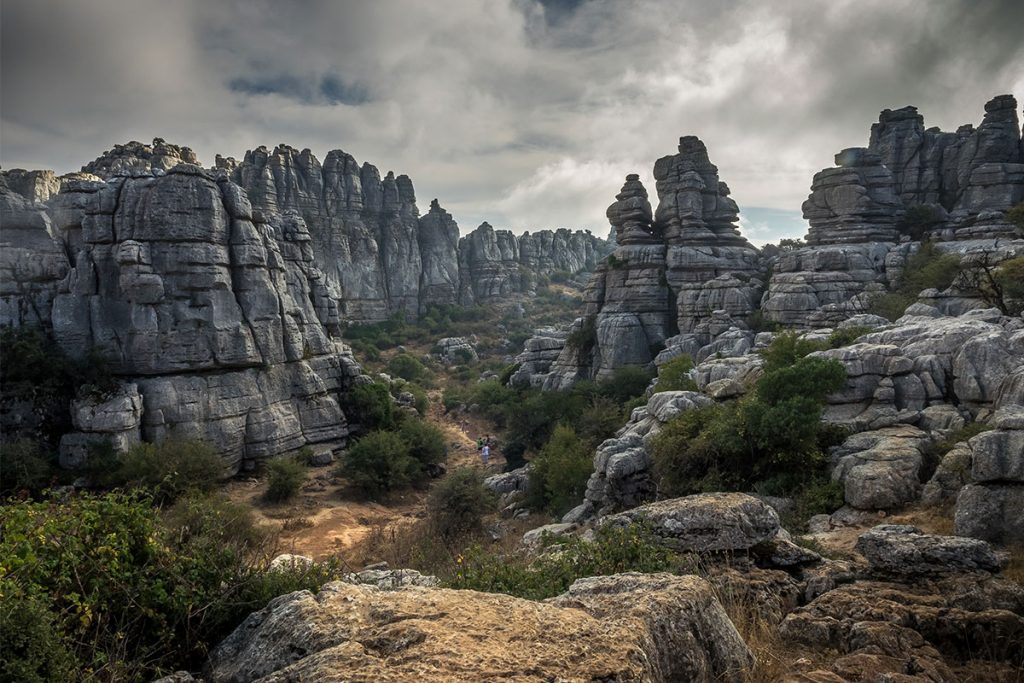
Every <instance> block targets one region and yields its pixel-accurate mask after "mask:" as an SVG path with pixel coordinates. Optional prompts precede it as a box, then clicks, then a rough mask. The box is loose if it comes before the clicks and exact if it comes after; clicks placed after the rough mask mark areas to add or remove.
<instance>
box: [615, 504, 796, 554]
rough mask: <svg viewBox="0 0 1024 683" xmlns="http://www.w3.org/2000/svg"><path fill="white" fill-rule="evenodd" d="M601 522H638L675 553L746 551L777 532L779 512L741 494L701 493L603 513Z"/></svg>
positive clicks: (625, 523)
mask: <svg viewBox="0 0 1024 683" xmlns="http://www.w3.org/2000/svg"><path fill="white" fill-rule="evenodd" d="M603 523H604V524H611V525H613V526H629V525H631V524H641V525H644V526H647V527H649V528H650V530H651V533H652V534H653V535H654V537H655V538H656V539H657V540H658V542H659V543H660V544H662V545H665V546H666V547H668V548H671V549H672V550H675V551H677V552H687V553H708V552H736V551H746V550H750V549H752V548H754V546H757V545H760V544H762V543H765V542H767V541H770V540H771V539H773V538H775V536H776V535H777V534H778V533H779V529H780V526H779V516H778V514H776V512H775V510H773V509H772V508H771V507H770V506H769V505H767V504H766V503H764V502H763V501H761V500H758V499H757V498H754V497H753V496H748V495H746V494H744V493H701V494H697V495H693V496H686V497H685V498H673V499H671V500H662V501H658V502H657V503H649V504H647V505H641V506H640V507H637V508H633V509H631V510H627V511H625V512H620V513H618V514H615V515H611V516H609V517H606V518H604V520H603Z"/></svg>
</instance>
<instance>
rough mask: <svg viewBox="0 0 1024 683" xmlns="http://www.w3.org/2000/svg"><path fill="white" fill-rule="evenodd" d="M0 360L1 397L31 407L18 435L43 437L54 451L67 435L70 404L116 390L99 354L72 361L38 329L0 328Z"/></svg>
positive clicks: (111, 374) (105, 364) (115, 383)
mask: <svg viewBox="0 0 1024 683" xmlns="http://www.w3.org/2000/svg"><path fill="white" fill-rule="evenodd" d="M0 359H2V362H0V395H2V396H3V397H4V399H5V400H8V401H10V400H18V401H25V402H26V403H28V404H30V405H31V406H32V418H33V419H30V420H29V421H28V423H27V424H25V425H23V426H21V427H20V430H21V432H22V434H21V435H22V436H30V437H37V436H38V437H43V438H44V439H45V440H47V442H48V443H49V444H50V445H54V446H55V445H56V443H57V441H58V439H59V438H60V436H61V435H62V434H65V433H66V432H68V431H70V430H71V426H72V425H71V413H70V411H69V410H68V408H69V405H70V403H71V400H72V399H74V398H76V397H79V396H84V395H97V396H103V395H106V394H108V393H110V392H111V391H113V390H114V389H116V388H117V380H116V379H115V378H114V375H113V373H112V372H111V370H110V367H109V364H108V363H107V362H106V360H105V359H104V358H103V357H102V355H101V354H100V353H99V351H97V350H96V349H90V350H89V352H88V353H87V354H86V355H85V356H84V357H83V358H72V357H70V356H68V355H67V354H66V353H65V352H64V349H62V348H61V347H60V346H59V345H58V344H57V343H56V342H55V341H54V340H53V339H52V338H51V337H50V336H49V335H47V334H46V332H44V331H43V330H41V329H39V328H37V327H17V328H10V327H2V328H0ZM9 436H10V435H9Z"/></svg>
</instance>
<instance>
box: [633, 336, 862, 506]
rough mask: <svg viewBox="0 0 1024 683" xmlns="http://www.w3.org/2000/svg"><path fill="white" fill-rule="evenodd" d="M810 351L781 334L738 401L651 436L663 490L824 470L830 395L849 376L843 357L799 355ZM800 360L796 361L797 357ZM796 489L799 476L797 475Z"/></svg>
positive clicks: (739, 485)
mask: <svg viewBox="0 0 1024 683" xmlns="http://www.w3.org/2000/svg"><path fill="white" fill-rule="evenodd" d="M803 350H805V349H802V348H801V345H800V340H797V339H796V338H795V337H794V336H790V335H781V336H780V337H779V339H777V340H776V343H775V344H773V345H772V347H771V348H769V349H768V350H767V351H766V356H767V357H768V358H769V362H768V363H767V364H766V367H768V368H770V369H769V370H767V371H766V372H765V374H764V375H763V376H762V378H761V379H760V380H759V381H758V383H757V385H756V386H755V390H754V391H753V392H750V393H748V394H747V396H745V397H744V398H742V399H740V400H739V401H735V402H733V403H730V404H720V405H714V406H710V407H706V408H702V409H698V410H693V411H688V412H685V413H683V414H681V415H679V416H678V417H676V418H675V419H673V420H671V421H669V422H668V424H666V425H665V426H664V427H663V428H662V430H661V431H660V432H659V433H658V434H657V435H656V436H655V437H654V439H653V440H652V442H651V452H652V456H653V460H654V471H655V476H656V478H657V482H658V490H659V494H660V495H663V496H681V495H687V494H690V493H695V492H700V491H708V490H722V489H723V488H724V489H729V490H746V489H747V488H749V487H751V486H753V485H755V484H756V483H757V482H758V481H760V480H762V479H764V478H766V477H771V476H773V474H774V473H777V472H778V471H780V470H783V471H793V472H797V473H800V474H801V475H802V477H803V478H802V480H801V481H803V480H809V479H810V478H813V477H816V476H818V475H819V472H820V471H821V470H822V469H823V467H824V464H825V458H824V455H823V453H822V450H821V447H822V442H823V441H827V439H826V438H824V437H826V436H829V437H830V436H831V432H828V430H825V429H824V428H823V427H822V425H821V410H822V406H823V402H824V397H825V396H826V395H827V394H829V393H831V392H832V391H835V390H836V389H838V388H839V387H841V386H842V384H843V383H844V382H845V381H846V371H845V369H844V368H843V366H842V365H841V364H840V363H838V362H837V361H834V360H830V359H823V358H807V357H797V356H799V354H800V353H801V352H802V351H803ZM793 358H796V360H793V361H792V362H791V363H790V361H791V360H792V359H793ZM793 486H794V490H799V482H796V481H794V483H793Z"/></svg>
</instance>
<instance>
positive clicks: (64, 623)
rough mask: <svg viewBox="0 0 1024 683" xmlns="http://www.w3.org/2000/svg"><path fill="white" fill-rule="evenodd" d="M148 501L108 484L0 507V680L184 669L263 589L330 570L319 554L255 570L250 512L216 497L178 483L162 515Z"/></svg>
mask: <svg viewBox="0 0 1024 683" xmlns="http://www.w3.org/2000/svg"><path fill="white" fill-rule="evenodd" d="M151 502H152V501H151V499H149V498H148V497H146V496H140V495H138V494H131V495H129V494H123V493H110V494H105V495H102V496H92V495H79V496H72V497H71V498H69V499H67V500H62V501H59V502H58V501H45V502H38V503H29V502H16V501H10V502H8V504H6V505H4V506H2V507H0V528H3V530H4V533H3V535H2V536H0V593H2V596H3V599H2V600H0V672H3V674H4V675H5V676H6V674H8V673H11V672H13V673H12V675H11V678H7V677H4V680H40V681H45V680H61V681H87V680H88V681H94V680H152V679H153V678H155V677H156V676H157V675H159V674H160V673H161V672H163V673H166V671H168V670H175V669H193V670H195V669H197V668H199V667H201V666H202V661H203V659H204V658H205V654H206V652H207V650H208V649H209V647H210V646H211V645H212V644H214V643H217V642H220V640H222V639H223V638H224V637H225V636H226V635H227V634H228V633H230V632H231V631H232V630H234V628H235V627H236V626H237V625H238V624H239V623H241V621H242V620H243V619H244V618H245V617H246V616H247V615H248V614H249V613H251V612H252V611H253V610H256V609H259V608H262V607H263V606H265V605H266V604H267V602H268V601H269V600H270V599H272V598H273V597H276V596H278V595H283V594H286V593H290V592H292V591H295V590H300V589H312V590H316V589H317V588H318V587H319V586H320V585H322V584H323V583H324V582H326V581H329V580H331V579H334V578H339V577H340V574H341V571H340V570H339V569H338V568H337V567H335V566H333V565H330V564H317V565H314V566H313V567H311V568H303V569H301V570H294V571H285V572H270V573H268V572H265V571H264V570H263V567H264V563H265V559H266V558H265V556H263V555H262V554H260V552H259V551H260V550H261V549H262V545H261V544H262V542H263V535H262V532H260V531H259V530H258V529H256V528H255V527H254V526H253V522H252V519H253V518H252V513H251V511H249V510H246V509H244V508H243V507H241V506H239V505H236V504H234V503H231V502H229V501H227V500H226V499H225V498H224V497H223V496H209V495H205V496H204V495H199V494H196V493H190V494H188V495H186V496H184V497H182V498H181V499H179V500H178V501H177V502H176V503H175V504H174V505H173V506H172V507H171V508H170V509H169V510H168V511H167V512H166V513H164V514H160V512H159V511H158V510H156V509H155V508H153V507H152V505H151ZM15 610H17V612H15ZM12 614H16V618H17V622H16V630H12V628H11V626H12V621H11V619H10V616H11V615H12ZM39 652H44V653H45V656H44V657H41V658H40V657H38V656H36V653H39Z"/></svg>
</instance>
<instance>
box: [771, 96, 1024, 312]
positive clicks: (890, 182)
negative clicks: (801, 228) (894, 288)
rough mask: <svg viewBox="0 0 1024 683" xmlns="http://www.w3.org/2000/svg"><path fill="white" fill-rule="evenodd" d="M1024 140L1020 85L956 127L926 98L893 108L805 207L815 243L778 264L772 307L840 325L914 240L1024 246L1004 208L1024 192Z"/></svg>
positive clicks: (881, 286) (956, 247)
mask: <svg viewBox="0 0 1024 683" xmlns="http://www.w3.org/2000/svg"><path fill="white" fill-rule="evenodd" d="M1022 149H1024V148H1022V144H1021V129H1020V125H1019V123H1018V118H1017V102H1016V100H1015V99H1014V98H1013V97H1011V96H1009V95H1001V96H999V97H996V98H995V99H993V100H991V101H990V102H989V103H988V104H986V105H985V118H984V121H983V122H982V123H981V125H980V126H979V127H978V128H977V129H974V127H973V126H962V127H961V128H960V129H959V130H958V131H957V132H956V133H944V132H942V131H939V130H938V129H934V128H929V129H927V130H925V128H924V121H923V118H922V117H921V115H920V114H918V113H917V109H916V108H914V107H904V108H903V109H898V110H895V111H891V110H888V109H887V110H885V111H883V112H882V114H881V116H880V117H879V121H878V123H876V124H875V125H874V126H872V129H871V139H870V142H869V145H868V147H867V148H851V149H846V150H843V151H842V152H840V153H839V154H837V155H836V167H835V168H830V169H825V170H823V171H821V172H820V173H818V174H816V175H815V176H814V182H813V184H812V186H811V195H810V197H809V198H808V199H807V201H806V202H804V205H803V213H804V218H806V219H807V220H808V222H809V223H810V229H809V230H808V233H807V243H808V245H810V246H808V247H807V248H804V249H797V250H795V251H791V252H788V253H783V254H782V255H781V257H780V258H779V260H778V262H777V263H776V264H775V267H774V272H773V275H772V278H771V281H770V282H769V285H768V291H767V293H766V294H765V297H764V300H763V301H762V309H763V311H764V317H765V318H766V319H768V320H771V321H774V322H777V323H780V324H782V325H785V326H788V327H832V326H833V325H835V324H836V323H837V322H839V321H841V320H842V319H843V318H844V317H849V316H850V315H853V314H856V313H859V312H862V311H864V310H865V309H866V306H867V303H868V299H869V298H870V297H871V296H872V295H873V294H875V293H878V292H884V291H885V289H886V288H887V287H888V286H891V285H893V284H894V283H895V282H896V281H897V279H898V277H899V274H900V271H901V270H902V266H903V263H904V262H905V260H906V258H907V256H908V255H909V254H910V253H911V252H912V250H913V249H914V248H915V245H914V244H912V243H906V242H907V240H911V239H920V238H921V237H922V236H926V237H930V238H931V239H933V240H939V241H941V242H943V243H944V244H943V245H941V247H940V248H941V249H942V250H943V251H953V252H956V253H964V254H966V253H968V252H970V253H971V254H972V255H973V256H972V257H977V256H978V255H987V256H986V258H987V259H988V260H990V261H992V262H997V261H999V260H1002V259H1005V258H1011V257H1012V256H1014V255H1017V254H1019V253H1024V241H1022V239H1021V238H1022V237H1024V235H1022V233H1021V231H1020V230H1019V228H1016V227H1014V226H1013V225H1012V224H1010V223H1009V222H1008V221H1007V220H1006V219H1005V217H1004V213H1005V211H1006V210H1007V209H1009V208H1010V207H1012V206H1014V205H1016V204H1018V203H1020V202H1021V201H1024V151H1022ZM958 243H959V244H958ZM954 298H956V297H954ZM950 306H958V307H959V310H954V309H953V308H948V307H947V308H945V309H944V310H946V311H947V312H952V313H959V312H963V311H964V310H967V308H970V307H972V306H971V305H967V306H966V307H965V305H964V302H962V301H954V302H950ZM974 306H977V302H976V301H975V302H974Z"/></svg>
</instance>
